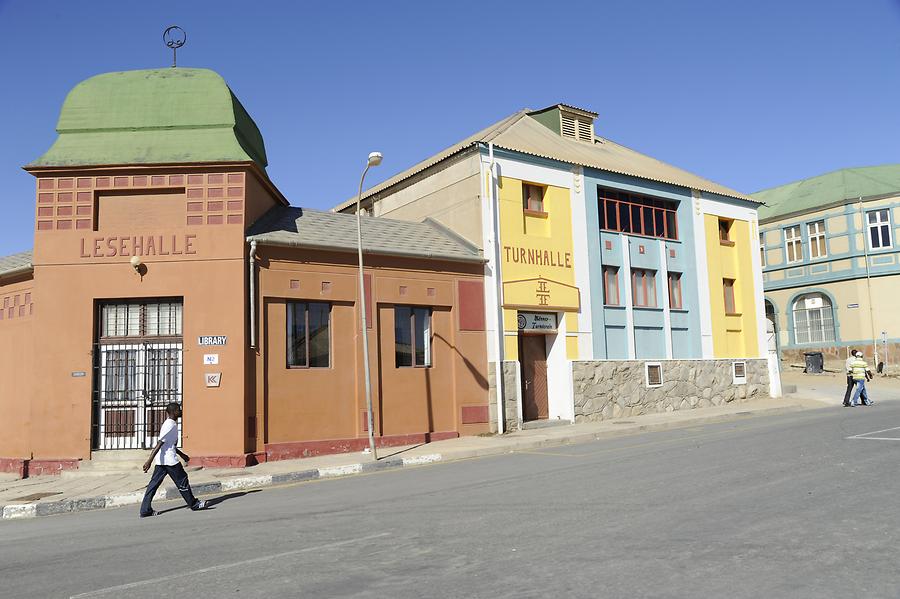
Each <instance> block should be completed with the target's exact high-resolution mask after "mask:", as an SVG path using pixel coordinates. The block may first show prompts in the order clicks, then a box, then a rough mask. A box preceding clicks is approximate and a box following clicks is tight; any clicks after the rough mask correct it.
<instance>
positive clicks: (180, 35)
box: [163, 25, 187, 69]
mask: <svg viewBox="0 0 900 599" xmlns="http://www.w3.org/2000/svg"><path fill="white" fill-rule="evenodd" d="M163 41H164V42H166V46H167V47H169V48H172V68H173V69H174V68H175V67H176V66H177V65H178V60H177V58H178V57H177V53H178V48H180V47H182V46H183V45H184V42H186V41H187V33H185V32H184V29H182V28H181V27H179V26H178V25H172V26H171V27H168V28H167V29H166V30H165V31H163Z"/></svg>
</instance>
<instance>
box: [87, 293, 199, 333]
mask: <svg viewBox="0 0 900 599" xmlns="http://www.w3.org/2000/svg"><path fill="white" fill-rule="evenodd" d="M100 318H101V320H100V322H101V325H100V336H101V337H180V336H181V328H182V306H181V302H180V301H177V302H173V301H164V302H160V303H148V304H138V303H110V304H103V307H102V308H101V316H100Z"/></svg>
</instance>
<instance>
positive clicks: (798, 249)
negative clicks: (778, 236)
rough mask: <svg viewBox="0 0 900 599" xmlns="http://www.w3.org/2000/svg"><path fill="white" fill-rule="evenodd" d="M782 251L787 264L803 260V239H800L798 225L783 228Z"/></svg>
mask: <svg viewBox="0 0 900 599" xmlns="http://www.w3.org/2000/svg"><path fill="white" fill-rule="evenodd" d="M784 251H785V254H786V255H787V262H788V264H790V263H792V262H800V261H801V260H803V241H802V240H801V239H800V225H794V226H793V227H787V228H786V229H785V230H784Z"/></svg>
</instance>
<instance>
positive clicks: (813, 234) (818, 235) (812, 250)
mask: <svg viewBox="0 0 900 599" xmlns="http://www.w3.org/2000/svg"><path fill="white" fill-rule="evenodd" d="M814 227H815V229H814ZM806 235H807V237H808V238H809V259H810V260H819V259H821V258H827V257H828V242H827V241H826V237H825V221H824V219H823V220H817V221H813V222H811V223H806ZM820 240H821V242H822V243H821V246H822V253H821V254H817V252H818V251H819V245H820V244H819V241H820Z"/></svg>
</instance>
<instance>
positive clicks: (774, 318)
mask: <svg viewBox="0 0 900 599" xmlns="http://www.w3.org/2000/svg"><path fill="white" fill-rule="evenodd" d="M765 302H766V340H767V341H768V349H769V352H777V351H778V315H777V313H776V312H775V305H774V304H773V303H772V302H770V301H769V300H765Z"/></svg>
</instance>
